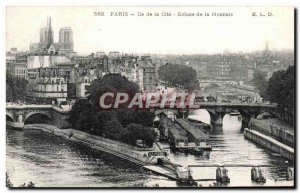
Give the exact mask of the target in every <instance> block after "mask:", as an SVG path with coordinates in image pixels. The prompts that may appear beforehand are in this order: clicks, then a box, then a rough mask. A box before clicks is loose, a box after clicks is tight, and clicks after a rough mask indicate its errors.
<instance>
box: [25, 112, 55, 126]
mask: <svg viewBox="0 0 300 193" xmlns="http://www.w3.org/2000/svg"><path fill="white" fill-rule="evenodd" d="M28 123H52V121H51V116H50V115H49V114H48V113H44V112H30V113H28V114H26V115H25V118H24V125H25V124H28Z"/></svg>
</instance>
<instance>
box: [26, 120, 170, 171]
mask: <svg viewBox="0 0 300 193" xmlns="http://www.w3.org/2000/svg"><path fill="white" fill-rule="evenodd" d="M23 129H24V130H32V129H34V130H41V131H43V132H47V133H50V134H53V135H55V136H59V137H63V138H65V139H67V140H70V141H74V142H79V143H83V144H85V145H87V146H89V147H91V148H94V149H97V150H100V151H104V152H106V153H110V154H113V155H115V156H118V157H120V158H122V159H125V160H128V161H130V162H133V163H135V164H137V165H140V166H144V165H154V164H156V163H157V159H158V158H164V159H166V156H165V152H164V151H163V149H162V148H161V147H159V145H158V144H156V143H154V144H153V147H152V148H140V147H136V146H131V145H128V144H125V143H122V142H119V141H115V140H110V139H107V138H104V137H100V136H96V135H92V134H89V133H85V132H82V131H78V130H74V129H59V128H57V127H55V126H53V125H46V124H31V125H25V126H24V127H23Z"/></svg>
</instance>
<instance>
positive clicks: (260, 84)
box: [253, 70, 267, 98]
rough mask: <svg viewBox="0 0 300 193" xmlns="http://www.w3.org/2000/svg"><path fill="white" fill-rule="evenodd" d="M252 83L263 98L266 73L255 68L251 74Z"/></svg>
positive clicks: (264, 95) (265, 86)
mask: <svg viewBox="0 0 300 193" xmlns="http://www.w3.org/2000/svg"><path fill="white" fill-rule="evenodd" d="M253 84H254V86H255V87H256V88H257V89H258V90H259V94H260V95H261V96H262V97H263V98H265V97H266V88H267V74H266V73H265V72H262V71H258V70H256V71H255V72H254V74H253Z"/></svg>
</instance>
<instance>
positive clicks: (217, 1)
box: [0, 0, 300, 192]
mask: <svg viewBox="0 0 300 193" xmlns="http://www.w3.org/2000/svg"><path fill="white" fill-rule="evenodd" d="M8 5H15V6H17V5H45V6H46V5H66V6H68V5H69V6H71V5H111V6H113V5H124V6H130V5H132V6H136V5H140V6H143V5H144V6H148V5H151V6H164V5H165V6H172V5H175V6H188V5H192V6H193V5H198V6H233V5H235V6H244V5H249V6H250V5H251V6H275V5H291V6H294V7H295V8H296V9H298V15H299V8H300V1H299V0H253V1H249V0H246V1H241V0H228V1H225V0H223V1H222V0H202V1H196V0H174V1H170V0H149V1H148V0H127V1H121V0H42V1H39V0H2V1H0V25H1V27H0V42H1V43H0V61H1V63H0V64H1V65H0V79H1V83H0V91H2V92H1V93H2V94H0V105H1V110H2V113H1V116H0V117H1V120H0V123H1V124H2V127H1V128H0V136H1V140H0V155H1V159H0V191H1V192H8V191H9V190H8V189H7V188H6V187H5V171H6V167H5V141H6V136H5V130H6V126H5V117H4V115H5V112H4V111H5V84H6V82H5V67H6V65H5V50H6V46H5V25H6V18H5V13H6V10H5V7H6V6H8ZM297 26H299V19H297ZM295 35H297V34H295ZM297 39H298V37H297ZM296 46H297V45H296ZM297 56H299V50H297ZM296 65H297V64H296ZM297 73H298V74H299V67H297ZM297 90H299V78H298V81H297ZM298 107H299V106H298V105H297V110H299V108H298ZM297 112H298V116H297V121H300V119H299V117H300V116H299V111H297ZM296 128H297V127H296ZM297 129H298V128H297ZM297 135H299V131H298V133H297ZM298 143H299V142H298ZM297 150H298V151H297V154H296V155H299V148H298V147H297ZM297 166H298V168H299V162H298V163H297ZM296 172H297V174H298V171H296ZM297 177H298V178H297V179H298V180H297V185H299V175H297ZM223 190H224V191H228V190H227V189H223ZM248 190H250V189H248ZM254 190H255V191H257V190H258V191H261V190H259V189H257V190H256V189H254ZM19 191H20V190H19ZM42 191H44V190H27V191H26V192H42ZM62 191H63V192H74V191H76V192H78V191H80V192H82V191H86V190H47V192H62ZM89 191H106V190H89ZM109 191H110V192H116V191H119V190H109ZM126 191H146V190H134V189H132V190H126ZM154 191H156V190H151V192H154ZM163 191H164V192H171V191H175V190H163ZM177 191H179V190H177ZM180 191H186V190H180ZM193 191H205V190H203V189H199V190H198V189H196V190H193ZM209 191H210V192H216V191H217V190H209ZM230 191H233V190H230ZM242 191H244V190H237V191H235V192H242ZM273 191H274V190H265V191H264V192H273Z"/></svg>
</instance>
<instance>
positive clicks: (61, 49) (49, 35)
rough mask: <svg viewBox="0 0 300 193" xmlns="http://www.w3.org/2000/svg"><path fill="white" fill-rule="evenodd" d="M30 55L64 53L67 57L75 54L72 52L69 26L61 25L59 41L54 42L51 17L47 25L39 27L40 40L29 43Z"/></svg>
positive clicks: (72, 44) (71, 33)
mask: <svg viewBox="0 0 300 193" xmlns="http://www.w3.org/2000/svg"><path fill="white" fill-rule="evenodd" d="M30 53H31V54H32V55H38V56H41V55H65V56H67V57H69V58H71V57H72V56H74V55H76V53H75V52H74V43H73V31H72V29H71V28H70V27H62V28H60V30H59V41H58V42H57V43H55V42H54V31H53V29H52V26H51V18H49V19H48V21H47V26H46V27H42V28H41V29H40V42H39V43H33V44H31V45H30Z"/></svg>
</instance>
